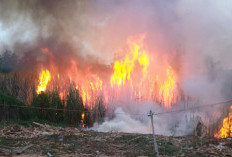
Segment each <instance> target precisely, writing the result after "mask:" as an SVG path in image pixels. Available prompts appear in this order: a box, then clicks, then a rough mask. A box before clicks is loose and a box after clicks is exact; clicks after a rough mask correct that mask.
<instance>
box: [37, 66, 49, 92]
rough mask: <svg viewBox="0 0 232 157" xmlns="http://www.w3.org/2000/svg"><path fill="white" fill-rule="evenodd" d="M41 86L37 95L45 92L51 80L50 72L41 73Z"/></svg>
mask: <svg viewBox="0 0 232 157" xmlns="http://www.w3.org/2000/svg"><path fill="white" fill-rule="evenodd" d="M39 78H40V79H39V85H38V87H37V94H40V93H41V92H45V91H46V88H47V84H48V82H49V81H50V80H51V74H50V72H49V71H48V70H43V71H42V72H41V73H40V77H39Z"/></svg>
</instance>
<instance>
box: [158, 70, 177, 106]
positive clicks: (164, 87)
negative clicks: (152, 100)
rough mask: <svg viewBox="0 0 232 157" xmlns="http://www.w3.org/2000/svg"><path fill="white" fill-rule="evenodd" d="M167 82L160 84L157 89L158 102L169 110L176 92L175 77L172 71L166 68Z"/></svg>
mask: <svg viewBox="0 0 232 157" xmlns="http://www.w3.org/2000/svg"><path fill="white" fill-rule="evenodd" d="M166 74H167V80H165V81H164V82H163V83H161V86H160V89H159V98H158V99H159V101H160V102H163V103H164V105H165V107H167V108H170V107H171V104H173V103H175V102H176V97H175V94H176V93H177V92H178V91H177V77H176V74H175V72H174V70H173V69H172V68H171V67H168V68H167V70H166Z"/></svg>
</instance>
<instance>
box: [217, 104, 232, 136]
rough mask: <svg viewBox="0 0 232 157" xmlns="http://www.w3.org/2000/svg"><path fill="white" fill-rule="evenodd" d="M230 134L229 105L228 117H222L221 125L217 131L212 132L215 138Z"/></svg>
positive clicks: (230, 116) (230, 113) (231, 131)
mask: <svg viewBox="0 0 232 157" xmlns="http://www.w3.org/2000/svg"><path fill="white" fill-rule="evenodd" d="M231 135H232V106H230V112H229V115H228V117H226V118H224V119H223V123H222V127H221V129H220V130H219V132H218V133H216V134H214V137H216V138H227V137H231Z"/></svg>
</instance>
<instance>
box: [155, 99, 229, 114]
mask: <svg viewBox="0 0 232 157" xmlns="http://www.w3.org/2000/svg"><path fill="white" fill-rule="evenodd" d="M229 102H232V99H231V100H228V101H222V102H217V103H214V104H207V105H201V106H195V107H190V108H187V109H181V110H173V111H167V112H159V113H155V114H154V115H162V114H168V113H175V112H183V111H188V110H194V109H198V108H203V107H209V106H214V105H221V104H225V103H229Z"/></svg>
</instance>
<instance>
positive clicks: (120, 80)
mask: <svg viewBox="0 0 232 157" xmlns="http://www.w3.org/2000/svg"><path fill="white" fill-rule="evenodd" d="M128 43H129V44H130V52H131V53H130V54H128V55H126V57H125V59H124V60H122V61H115V63H114V74H113V75H112V76H111V79H110V83H111V86H112V87H113V86H114V85H118V87H119V86H121V85H124V84H125V81H132V80H131V72H132V71H133V69H134V67H135V64H136V62H138V63H139V65H140V66H142V67H143V72H146V71H147V67H148V65H149V58H148V55H147V53H146V51H145V50H143V48H142V46H141V45H139V43H136V42H133V41H128Z"/></svg>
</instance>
